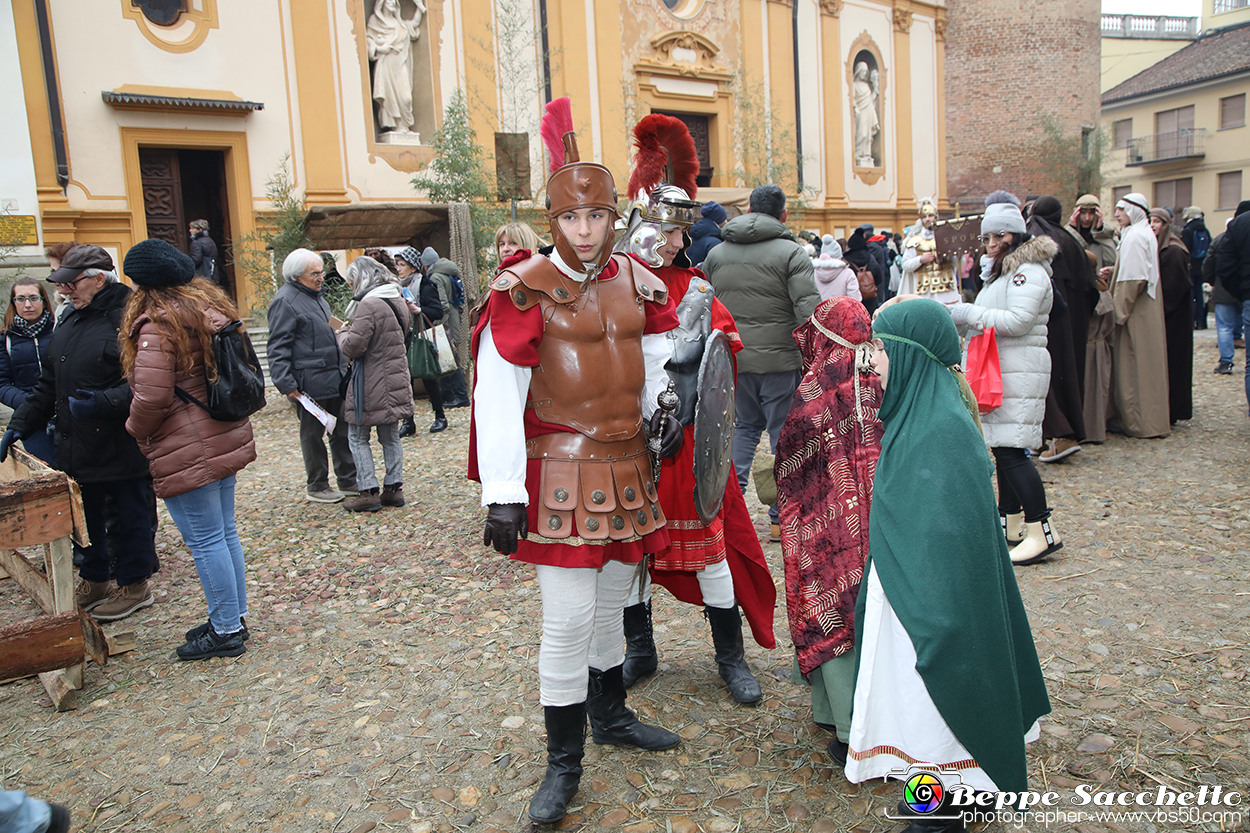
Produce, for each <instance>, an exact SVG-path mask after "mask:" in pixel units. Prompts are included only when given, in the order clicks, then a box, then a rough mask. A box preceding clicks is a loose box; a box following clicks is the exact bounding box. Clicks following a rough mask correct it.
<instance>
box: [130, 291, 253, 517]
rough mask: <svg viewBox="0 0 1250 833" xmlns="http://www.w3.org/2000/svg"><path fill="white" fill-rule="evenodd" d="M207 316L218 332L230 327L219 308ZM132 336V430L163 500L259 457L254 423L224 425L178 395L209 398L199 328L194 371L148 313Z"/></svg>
mask: <svg viewBox="0 0 1250 833" xmlns="http://www.w3.org/2000/svg"><path fill="white" fill-rule="evenodd" d="M197 314H199V312H198V310H190V311H184V316H185V317H184V320H189V316H191V315H197ZM205 314H206V315H207V317H208V322H209V327H210V328H211V329H213V330H219V329H221V328H222V327H224V326H225V325H226V324H229V323H230V319H228V318H226V316H225V315H223V314H222V313H220V312H218V311H217V310H215V309H209V310H206V311H205ZM130 337H131V338H133V339H135V340H136V342H137V348H136V353H135V367H134V371H133V372H132V373H131V374H130V390H131V392H132V393H133V394H134V400H133V401H132V402H131V403H130V418H129V419H127V420H126V430H127V431H128V432H130V434H131V435H132V436H133V437H134V438H135V439H136V440H138V442H139V450H140V451H142V452H143V454H144V456H146V457H147V458H148V467H149V469H150V470H151V472H152V480H153V484H154V486H155V488H156V495H157V497H161V498H169V497H176V496H178V495H182V494H186V493H187V492H190V491H193V490H195V489H198V488H200V487H201V486H207V485H208V484H209V483H215V482H217V481H218V480H221V479H222V478H224V477H229V476H230V475H232V474H234V473H235V472H237V471H240V470H241V469H243V468H244V467H245V466H246V465H247V464H248V463H250V462H252V461H253V460H255V459H256V443H255V442H254V441H253V440H252V423H251V421H249V420H246V419H244V420H240V421H239V422H219V421H218V420H215V419H213V418H212V417H211V416H209V415H208V412H207V411H205V410H204V409H203V408H201V407H199V406H198V405H193V404H189V403H186V402H183V401H182V400H181V399H179V398H178V395H177V394H176V393H174V386H175V385H176V386H177V387H180V388H182V389H183V390H184V391H186V392H187V393H189V394H191V395H192V396H194V397H195V398H196V399H198V400H200V401H201V402H204V401H206V400H207V398H208V390H207V388H208V383H207V381H206V379H205V377H204V349H203V346H202V345H201V344H200V337H199V335H198V334H197V333H196V331H195V330H194V329H192V328H191V327H190V326H188V327H187V337H188V340H189V342H190V346H191V352H192V355H193V357H194V361H193V363H192V366H191V372H190V373H184V372H183V370H182V368H181V367H179V366H177V365H178V364H179V363H178V362H177V361H176V360H175V358H174V354H173V346H172V345H171V344H170V343H169V341H168V340H167V339H166V338H165V337H164V336H163V335H162V334H161V333H160V331H159V330H157V328H156V325H155V324H153V323H152V322H151V320H149V319H148V316H147V315H146V314H145V315H141V316H139V318H138V319H137V320H136V321H135V323H134V327H133V328H132V329H131V334H130Z"/></svg>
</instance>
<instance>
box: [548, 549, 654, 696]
mask: <svg viewBox="0 0 1250 833" xmlns="http://www.w3.org/2000/svg"><path fill="white" fill-rule="evenodd" d="M536 568H537V572H538V589H539V591H540V592H541V593H542V598H543V641H542V645H541V647H540V648H539V650H538V684H539V695H540V697H539V699H540V702H541V703H542V704H543V705H544V706H571V705H573V704H574V703H584V702H585V701H586V687H587V683H588V680H589V669H590V668H594V669H596V670H599V671H607V670H608V669H610V668H615V667H616V666H618V665H620V664H622V663H623V662H625V625H624V622H623V620H622V617H621V611H622V610H624V608H625V601H626V598H627V597H628V595H629V587H630V584H631V583H632V582H633V579H634V574H635V573H636V572H638V565H637V564H625V563H622V562H620V561H609V562H608V563H607V564H605V565H603V567H602V568H601V569H598V570H596V569H594V568H591V567H552V566H548V565H545V564H538V565H536Z"/></svg>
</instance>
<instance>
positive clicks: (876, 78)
mask: <svg viewBox="0 0 1250 833" xmlns="http://www.w3.org/2000/svg"><path fill="white" fill-rule="evenodd" d="M854 74H855V81H854V83H853V84H852V92H853V94H854V106H855V164H856V165H857V166H858V167H861V168H879V167H881V160H880V159H878V158H877V157H876V155H875V153H874V151H873V140H874V139H875V138H876V137H877V134H878V133H880V132H881V118H880V115H879V114H878V111H879V102H880V99H881V90H880V73H879V72H878V71H877V70H875V69H873V70H871V71H870V70H869V68H868V64H867V63H866V62H864V61H860V62H858V63H856V64H855V73H854Z"/></svg>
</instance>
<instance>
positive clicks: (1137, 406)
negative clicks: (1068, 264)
mask: <svg viewBox="0 0 1250 833" xmlns="http://www.w3.org/2000/svg"><path fill="white" fill-rule="evenodd" d="M1149 216H1150V209H1149V203H1147V202H1146V198H1145V196H1143V195H1142V194H1136V193H1134V194H1129V195H1128V196H1126V197H1124V198H1123V199H1121V200H1120V201H1119V202H1117V203H1116V206H1115V218H1116V221H1117V222H1119V224H1120V249H1119V252H1118V254H1117V258H1116V264H1115V270H1114V273H1113V274H1112V279H1111V298H1112V302H1113V304H1114V305H1115V331H1114V332H1113V333H1112V334H1111V406H1112V411H1111V413H1110V417H1111V418H1112V419H1118V420H1119V422H1120V425H1121V427H1122V429H1123V431H1124V433H1125V434H1126V435H1128V436H1130V437H1166V436H1168V435H1169V434H1170V433H1171V432H1172V428H1171V423H1170V420H1169V417H1168V356H1167V335H1166V332H1165V330H1164V326H1163V296H1162V294H1161V293H1160V291H1159V251H1158V241H1157V240H1156V239H1155V236H1154V232H1153V231H1151V229H1150V221H1149Z"/></svg>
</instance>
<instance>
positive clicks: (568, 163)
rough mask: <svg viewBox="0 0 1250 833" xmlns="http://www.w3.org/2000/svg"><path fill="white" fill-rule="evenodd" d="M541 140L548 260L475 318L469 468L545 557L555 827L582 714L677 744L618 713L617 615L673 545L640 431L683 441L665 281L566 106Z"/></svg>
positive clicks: (504, 538)
mask: <svg viewBox="0 0 1250 833" xmlns="http://www.w3.org/2000/svg"><path fill="white" fill-rule="evenodd" d="M542 134H543V138H544V141H545V143H546V145H547V150H548V153H549V155H550V157H551V168H552V174H551V177H550V179H549V180H548V183H547V208H548V215H549V217H550V222H551V235H552V238H553V239H554V240H555V250H554V251H553V252H552V253H551V255H550V256H549V257H543V256H542V255H531V254H530V253H529V252H527V251H522V252H519V253H518V254H517V255H516V256H514V257H512V258H510V259H508V260H507V261H505V262H504V263H503V264H502V266H501V269H500V272H499V274H498V276H497V277H496V278H495V280H494V281H493V282H492V283H491V292H489V293H488V295H487V297H486V299H485V300H484V302H483V303H482V305H481V306H480V307H479V309H478V310H477V319H476V321H475V323H474V327H473V337H472V342H471V344H472V349H473V353H474V358H475V360H476V362H477V365H476V366H477V374H476V381H475V387H476V388H477V394H476V396H475V397H474V410H473V413H472V435H471V440H470V449H469V476H470V478H472V479H475V480H478V481H480V482H481V484H482V504H483V505H484V506H486V507H487V508H488V514H487V522H486V532H485V542H486V543H488V544H493V545H494V547H495V549H496V550H498V551H499V552H501V553H504V554H508V555H511V556H512V557H513V558H514V559H516V560H520V561H526V562H529V563H532V564H534V565H536V572H537V576H538V583H539V588H540V590H541V591H542V597H543V636H542V647H541V651H540V654H539V662H538V674H539V680H540V689H541V702H542V704H543V707H544V708H543V711H544V717H545V721H546V728H547V753H548V754H547V772H546V776H545V778H544V779H543V782H542V784H541V786H540V787H539V789H538V792H537V793H536V794H535V795H534V798H533V799H532V801H531V802H530V807H529V814H530V817H531V818H532V819H533V820H534V821H537V822H540V823H551V822H555V821H557V820H559V819H560V818H561V817H563V816H564V814H565V809H566V807H567V804H568V802H569V800H570V799H571V798H572V797H573V795H574V794H575V793H576V792H577V788H578V783H579V781H580V777H581V772H582V765H581V762H582V756H583V744H584V737H585V724H586V718H587V716H589V718H590V725H591V728H592V730H593V734H594V739H595V741H596V742H597V743H612V744H617V745H626V746H636V747H639V748H642V749H653V750H654V749H669V748H672V747H674V746H676V745H677V744H678V743H679V742H680V738H679V737H678V736H677V735H675V734H673V733H672V732H668V731H665V730H664V729H660V728H657V727H654V726H647V725H644V724H643V723H641V722H640V721H639V720H638V719H637V717H636V716H635V715H634V713H633V712H631V711H630V710H629V709H628V708H627V707H626V706H625V687H624V684H623V679H622V664H623V662H624V649H623V643H624V634H623V632H622V629H621V609H622V607H623V606H624V604H625V600H626V593H627V590H628V587H629V585H630V583H631V581H632V579H633V574H634V572H635V569H636V564H637V562H639V561H641V559H642V557H643V553H644V552H650V551H654V550H657V549H662V548H664V547H666V546H667V545H668V540H669V539H668V533H667V532H666V531H665V529H664V526H665V518H664V514H663V511H662V509H661V506H660V504H659V502H658V500H657V493H656V488H655V481H654V478H653V477H652V460H651V457H650V456H649V455H648V453H647V436H646V433H647V432H646V430H645V429H644V422H645V420H646V418H647V417H651V420H650V422H649V423H648V425H649V427H650V430H651V433H652V434H661V433H662V434H664V440H665V442H664V445H665V446H666V450H668V451H670V452H671V453H675V452H676V447H677V446H678V445H679V444H680V441H681V434H680V431H679V429H678V426H677V425H676V423H675V422H673V423H672V424H671V425H669V426H668V427H667V428H666V427H665V425H664V422H665V420H664V419H663V414H664V412H663V411H662V410H658V409H657V405H656V401H657V398H658V394H659V393H660V392H662V391H663V390H664V389H665V387H666V386H667V384H668V379H667V377H666V376H665V374H664V370H663V365H664V362H665V361H666V360H667V357H668V347H667V339H666V337H665V336H664V335H663V334H664V333H665V332H666V331H668V330H670V329H672V328H673V327H674V326H676V324H677V318H676V315H675V312H674V307H673V304H672V302H671V301H670V300H669V297H668V292H667V290H666V288H665V286H664V283H663V281H661V280H660V279H659V278H658V277H656V276H655V275H654V274H652V273H651V272H650V271H648V270H647V269H645V268H644V267H643V266H642V265H640V264H638V263H636V262H634V261H631V260H630V259H629V258H627V257H625V256H623V255H615V256H614V255H613V254H612V247H611V239H612V238H611V227H610V225H609V223H610V221H611V220H612V219H615V217H616V188H615V185H614V183H613V181H612V174H611V173H610V172H609V171H608V169H607V168H605V167H603V166H602V165H596V164H593V163H589V162H582V161H580V159H579V158H578V153H577V143H576V137H575V136H574V134H573V119H572V112H571V110H570V106H569V100H568V99H567V98H565V99H559V100H557V101H554V102H552V103H551V104H549V105H548V107H547V115H546V116H545V117H544V119H543V127H542ZM584 209H588V211H584ZM604 215H606V217H605V216H604ZM579 216H584V217H587V218H592V217H593V218H594V220H595V222H600V221H602V223H603V231H604V234H603V241H602V245H601V246H600V248H599V249H598V250H596V251H595V252H592V253H590V257H591V258H593V260H590V262H583V260H582V257H586V254H585V253H582V254H581V256H579V251H578V249H577V248H576V246H575V245H574V243H573V242H571V241H570V240H569V239H568V237H566V235H565V233H564V231H563V230H562V227H561V225H560V222H559V221H560V218H561V217H574V218H576V217H579ZM579 239H580V238H579ZM479 406H480V407H479ZM653 412H654V413H653ZM527 533H528V534H527ZM518 538H519V539H520V540H518ZM587 568H588V569H587Z"/></svg>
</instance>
